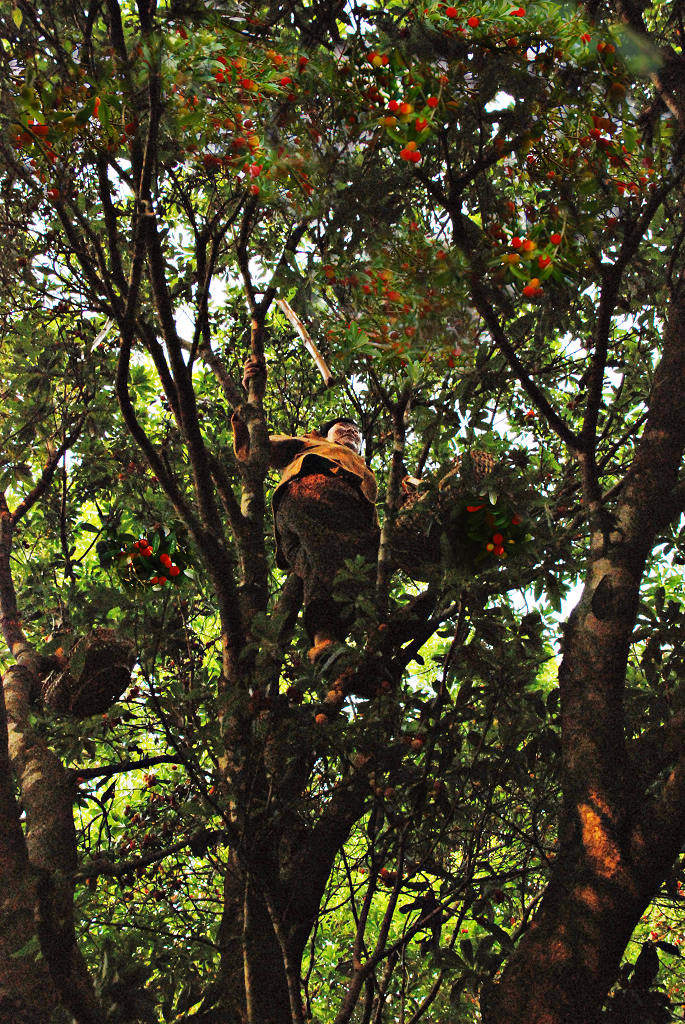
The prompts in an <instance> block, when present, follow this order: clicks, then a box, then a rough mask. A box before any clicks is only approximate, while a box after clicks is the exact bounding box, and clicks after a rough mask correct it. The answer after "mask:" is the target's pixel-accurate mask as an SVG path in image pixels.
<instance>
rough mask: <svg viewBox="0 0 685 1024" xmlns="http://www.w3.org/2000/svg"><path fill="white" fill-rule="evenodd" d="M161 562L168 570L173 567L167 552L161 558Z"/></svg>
mask: <svg viewBox="0 0 685 1024" xmlns="http://www.w3.org/2000/svg"><path fill="white" fill-rule="evenodd" d="M159 560H160V562H161V563H162V565H163V566H164V567H165V568H166V569H168V568H169V566H170V565H171V557H170V555H168V554H167V553H166V551H165V552H163V554H161V555H160V556H159Z"/></svg>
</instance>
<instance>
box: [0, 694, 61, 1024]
mask: <svg viewBox="0 0 685 1024" xmlns="http://www.w3.org/2000/svg"><path fill="white" fill-rule="evenodd" d="M37 903H38V895H37V887H36V879H35V876H34V874H33V872H32V871H31V867H30V865H29V860H28V856H27V853H26V843H25V841H24V836H23V834H22V830H21V825H20V823H19V808H18V806H17V802H16V799H15V796H14V784H13V774H12V771H11V768H10V762H9V756H8V752H7V722H6V716H5V701H4V698H3V694H2V690H1V689H0V1020H3V1021H12V1022H14V1024H45V1020H46V1018H47V1017H49V1015H50V1013H51V1012H52V1008H53V1007H54V1005H55V1002H56V997H55V989H54V986H53V984H52V979H51V978H50V973H49V971H48V969H47V965H46V962H45V960H44V959H43V956H42V953H41V948H40V942H39V939H38V932H37V929H36V918H37Z"/></svg>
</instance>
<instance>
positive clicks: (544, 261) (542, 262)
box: [538, 256, 552, 270]
mask: <svg viewBox="0 0 685 1024" xmlns="http://www.w3.org/2000/svg"><path fill="white" fill-rule="evenodd" d="M551 262H552V260H551V259H550V257H549V256H538V266H539V267H540V269H541V270H544V269H545V267H547V266H549V264H550V263H551Z"/></svg>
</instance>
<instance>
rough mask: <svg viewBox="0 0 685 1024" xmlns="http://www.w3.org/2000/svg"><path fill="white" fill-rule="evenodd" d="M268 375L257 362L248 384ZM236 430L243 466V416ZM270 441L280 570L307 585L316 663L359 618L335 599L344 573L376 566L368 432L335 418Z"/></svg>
mask: <svg viewBox="0 0 685 1024" xmlns="http://www.w3.org/2000/svg"><path fill="white" fill-rule="evenodd" d="M265 374H266V368H265V366H264V363H263V362H262V361H260V360H258V359H257V358H256V357H251V358H250V359H248V361H247V362H246V364H245V371H244V377H243V382H244V383H247V382H248V381H249V380H251V379H253V378H254V377H256V376H257V375H265ZM232 423H233V437H234V446H235V452H236V456H237V458H238V459H242V460H244V459H245V458H246V456H247V454H248V451H249V435H248V433H247V430H246V428H245V424H244V423H243V421H242V420H241V419H240V417H239V416H238V415H237V414H234V415H233V419H232ZM269 440H270V465H271V466H273V467H274V468H275V469H280V470H282V471H283V475H282V476H281V480H280V483H279V485H278V487H277V488H276V490H275V492H274V495H273V499H272V508H273V515H274V530H275V534H276V564H277V565H278V567H279V568H281V569H285V568H288V569H290V570H291V571H292V572H294V573H295V574H296V575H297V576H298V577H299V578H300V579H301V580H302V584H303V604H304V622H305V627H306V629H307V632H308V634H309V636H310V638H311V639H312V640H313V647H312V648H311V650H310V652H309V657H310V660H311V661H315V660H316V659H317V658H318V657H319V656H320V655H321V654H322V653H323V652H324V651H325V650H326V649H327V648H328V647H330V645H331V644H332V643H333V642H334V640H343V639H344V637H345V635H346V633H347V631H348V628H349V625H350V622H351V619H352V618H353V612H351V611H350V610H349V604H350V602H349V601H348V602H347V604H348V609H347V610H346V611H343V609H342V607H341V603H342V602H341V601H337V602H336V601H335V599H334V597H333V593H332V585H333V582H334V580H335V577H336V574H337V572H338V570H339V569H341V568H342V567H343V565H344V562H345V561H346V559H348V558H354V557H355V556H357V555H361V556H362V558H363V559H364V560H365V561H366V562H367V563H369V565H375V561H376V555H377V551H378V534H379V529H378V516H377V513H376V507H375V501H376V495H377V486H376V478H375V476H374V474H373V472H372V470H371V469H369V467H368V466H367V465H366V463H365V462H364V460H363V459H362V458H361V456H360V454H359V451H360V448H361V440H362V438H361V431H360V429H359V427H358V426H357V424H356V423H355V422H354V420H352V419H349V418H347V417H340V418H333V419H330V420H328V421H327V422H326V423H324V424H323V425H322V426H321V428H320V430H318V431H312V432H311V433H310V434H307V435H306V436H304V437H287V436H285V435H280V434H279V435H274V436H272V437H271V438H270V439H269ZM348 596H350V597H351V595H348Z"/></svg>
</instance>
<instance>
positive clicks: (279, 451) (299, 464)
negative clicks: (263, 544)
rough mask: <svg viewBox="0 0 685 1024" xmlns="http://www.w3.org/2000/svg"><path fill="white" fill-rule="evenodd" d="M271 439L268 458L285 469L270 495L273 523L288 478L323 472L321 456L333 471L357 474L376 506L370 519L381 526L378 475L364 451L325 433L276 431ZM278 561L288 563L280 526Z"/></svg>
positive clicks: (364, 491) (362, 492)
mask: <svg viewBox="0 0 685 1024" xmlns="http://www.w3.org/2000/svg"><path fill="white" fill-rule="evenodd" d="M269 440H270V441H271V455H270V459H269V461H270V463H271V465H272V466H273V467H274V468H275V469H282V470H283V473H282V475H281V479H280V481H279V483H278V487H277V488H276V490H275V491H274V494H273V498H272V499H271V503H272V508H273V510H274V524H275V521H276V517H275V512H276V508H277V506H278V502H279V500H280V498H281V497H282V496H283V494H284V493H285V488H286V487H287V485H288V481H289V480H293V479H294V478H295V477H296V476H306V474H307V473H308V472H313V473H316V472H321V463H320V462H319V460H320V459H323V460H324V461H325V462H326V463H328V464H329V465H330V467H331V471H332V472H333V473H339V472H345V473H349V474H351V475H352V476H353V477H356V478H357V482H358V486H359V491H360V493H361V494H362V496H363V497H364V498H366V500H367V501H368V503H369V504H370V505H371V507H372V509H373V519H372V520H371V523H372V524H373V526H374V527H375V528H377V527H378V514H377V512H376V497H377V494H378V487H377V485H376V477H375V476H374V475H373V472H372V471H371V470H370V469H369V467H368V466H367V465H366V463H365V462H364V460H363V458H362V457H361V455H357V453H356V452H353V451H352V449H351V448H347V447H346V446H345V445H343V444H335V443H334V442H333V441H328V440H327V439H326V438H325V437H320V436H319V435H318V434H306V435H305V436H304V437H290V436H288V435H287V434H273V435H272V436H271V437H270V438H269ZM312 456H314V458H312ZM308 463H309V465H308ZM317 463H318V465H317ZM276 564H277V565H278V566H279V567H280V568H284V566H285V565H286V563H285V562H284V560H283V556H282V553H281V550H280V544H279V536H278V530H277V529H276Z"/></svg>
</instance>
